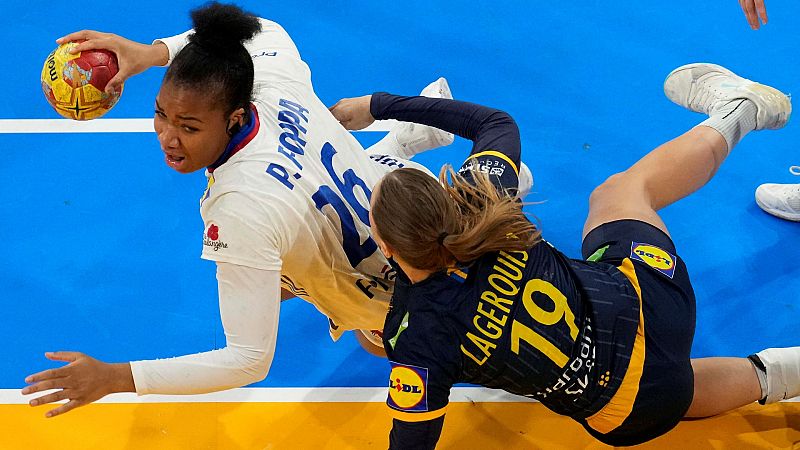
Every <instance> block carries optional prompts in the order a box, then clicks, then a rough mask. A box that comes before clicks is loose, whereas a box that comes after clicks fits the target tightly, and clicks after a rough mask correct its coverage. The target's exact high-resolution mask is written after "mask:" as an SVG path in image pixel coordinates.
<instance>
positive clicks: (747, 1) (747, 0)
mask: <svg viewBox="0 0 800 450" xmlns="http://www.w3.org/2000/svg"><path fill="white" fill-rule="evenodd" d="M739 5H740V6H741V7H742V11H744V16H745V17H746V18H747V23H748V24H750V28H752V29H754V30H757V29H758V28H759V26H760V24H759V23H758V15H757V12H756V6H755V3H754V0H739Z"/></svg>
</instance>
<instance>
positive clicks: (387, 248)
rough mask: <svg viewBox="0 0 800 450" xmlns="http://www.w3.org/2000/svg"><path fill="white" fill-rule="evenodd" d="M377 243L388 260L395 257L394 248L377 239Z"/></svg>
mask: <svg viewBox="0 0 800 450" xmlns="http://www.w3.org/2000/svg"><path fill="white" fill-rule="evenodd" d="M375 242H376V243H377V244H378V248H379V249H380V250H381V253H383V256H385V257H386V258H387V259H388V258H391V257H392V256H394V254H395V252H394V249H392V247H390V246H389V245H388V244H387V243H385V242H383V241H382V240H380V239H376V240H375Z"/></svg>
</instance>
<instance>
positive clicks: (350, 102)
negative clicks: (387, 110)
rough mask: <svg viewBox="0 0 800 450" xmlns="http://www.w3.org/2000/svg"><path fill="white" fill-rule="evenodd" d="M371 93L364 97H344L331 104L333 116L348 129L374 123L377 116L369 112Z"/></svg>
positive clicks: (364, 126) (356, 128) (361, 127)
mask: <svg viewBox="0 0 800 450" xmlns="http://www.w3.org/2000/svg"><path fill="white" fill-rule="evenodd" d="M371 99H372V96H371V95H365V96H363V97H354V98H343V99H341V100H339V101H338V102H336V104H335V105H333V106H331V107H330V108H328V109H330V111H331V113H333V117H336V120H338V121H339V123H341V124H342V126H343V127H345V129H348V130H361V129H363V128H366V127H368V126H370V125H372V122H375V118H374V117H372V114H371V113H370V112H369V103H370V100H371Z"/></svg>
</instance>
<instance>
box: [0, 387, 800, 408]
mask: <svg viewBox="0 0 800 450" xmlns="http://www.w3.org/2000/svg"><path fill="white" fill-rule="evenodd" d="M50 392H55V390H51V391H42V392H37V393H36V394H30V395H22V394H21V393H20V389H0V404H5V405H24V404H27V403H28V402H29V401H30V400H32V399H34V398H36V397H40V396H42V395H45V394H48V393H50ZM387 394H388V388H379V387H360V388H359V387H338V388H337V387H324V388H319V387H317V388H237V389H230V390H227V391H222V392H213V393H210V394H197V395H156V394H153V395H144V396H141V397H139V396H137V395H136V394H133V393H125V394H111V395H108V396H106V397H104V398H102V399H101V400H99V401H97V402H96V403H383V402H385V401H386V396H387ZM450 402H451V403H488V402H497V403H537V401H536V400H533V399H529V398H525V397H520V396H518V395H514V394H509V393H507V392H505V391H501V390H499V389H489V388H483V387H454V388H452V389H451V390H450ZM782 402H786V403H798V402H800V397H795V398H792V399H788V400H782ZM61 403H64V402H61Z"/></svg>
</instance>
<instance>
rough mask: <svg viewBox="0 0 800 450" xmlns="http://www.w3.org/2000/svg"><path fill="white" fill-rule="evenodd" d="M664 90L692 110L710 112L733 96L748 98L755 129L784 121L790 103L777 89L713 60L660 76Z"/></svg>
mask: <svg viewBox="0 0 800 450" xmlns="http://www.w3.org/2000/svg"><path fill="white" fill-rule="evenodd" d="M664 93H665V94H666V95H667V97H668V98H669V99H670V100H672V101H673V102H674V103H677V104H678V105H681V106H683V107H684V108H688V109H690V110H692V111H696V112H700V113H705V114H708V115H712V114H713V113H714V112H715V111H717V110H720V109H722V108H724V107H725V106H726V105H727V104H728V103H730V102H731V101H734V100H737V99H747V100H750V101H752V102H753V103H754V104H755V105H756V108H757V109H758V114H757V115H756V128H755V129H756V130H762V129H765V128H766V129H777V128H781V127H783V126H784V125H786V122H787V121H788V120H789V116H791V114H792V104H791V102H790V100H789V97H787V96H786V95H785V94H783V93H782V92H780V91H779V90H777V89H775V88H773V87H770V86H765V85H763V84H760V83H756V82H754V81H750V80H748V79H746V78H742V77H740V76H738V75H736V74H735V73H733V72H731V71H730V70H728V69H726V68H724V67H722V66H718V65H716V64H707V63H695V64H687V65H685V66H681V67H678V68H677V69H675V70H673V71H672V72H671V73H670V74H669V75H668V76H667V79H666V80H664Z"/></svg>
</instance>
